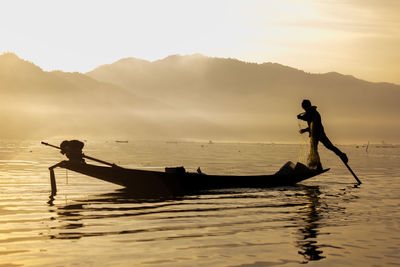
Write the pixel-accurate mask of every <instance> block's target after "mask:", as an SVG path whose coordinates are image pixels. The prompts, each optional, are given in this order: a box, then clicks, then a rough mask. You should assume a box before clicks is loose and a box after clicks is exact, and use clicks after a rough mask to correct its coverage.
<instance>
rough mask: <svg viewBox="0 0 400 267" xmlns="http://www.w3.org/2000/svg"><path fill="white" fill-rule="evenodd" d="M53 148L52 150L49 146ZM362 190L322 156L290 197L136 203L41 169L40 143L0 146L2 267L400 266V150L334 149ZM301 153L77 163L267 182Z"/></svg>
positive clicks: (125, 149)
mask: <svg viewBox="0 0 400 267" xmlns="http://www.w3.org/2000/svg"><path fill="white" fill-rule="evenodd" d="M50 141H52V143H54V144H56V145H58V144H59V143H60V140H50ZM339 147H340V148H341V149H343V151H344V152H346V153H347V155H348V157H349V159H350V161H349V165H350V166H351V167H352V168H353V170H354V172H355V173H356V174H357V175H358V177H359V178H360V180H361V181H362V182H363V184H361V185H360V186H357V185H356V183H355V179H354V178H353V177H352V176H351V174H350V173H349V172H348V170H347V169H346V168H345V166H344V165H343V163H341V162H340V160H339V159H338V158H337V157H336V156H335V155H334V154H333V153H332V152H330V151H327V150H326V149H325V148H324V147H321V148H320V154H321V160H322V164H323V166H324V167H327V168H328V167H329V168H331V170H330V171H329V172H327V173H325V174H322V175H320V176H317V177H314V178H311V179H309V180H307V181H303V182H301V183H299V184H298V185H296V186H285V187H276V188H267V189H245V188H243V189H235V190H213V191H207V192H203V193H202V194H196V195H188V196H181V197H176V198H156V199H154V198H148V199H146V198H135V197H134V196H132V195H130V194H128V193H126V192H124V191H123V190H121V189H120V187H118V186H116V185H112V184H109V183H106V182H103V181H99V180H96V179H93V178H90V177H86V176H83V175H81V174H76V173H73V172H71V171H68V172H67V171H66V170H65V169H56V178H57V186H58V193H57V195H56V196H55V198H54V200H51V199H50V198H49V195H50V182H49V171H48V167H50V166H51V165H54V164H56V163H57V162H59V161H61V160H63V156H62V155H61V154H60V153H59V151H57V150H56V149H53V148H50V147H46V146H43V145H41V144H40V141H1V142H0V220H1V224H0V266H3V265H4V266H232V267H239V266H240V267H248V266H293V265H300V264H308V265H317V266H338V265H343V266H350V265H357V266H390V265H399V264H400V147H394V148H382V147H380V148H379V147H376V146H373V145H371V146H370V147H369V149H368V152H366V151H365V148H362V147H359V148H357V147H356V146H355V145H352V146H350V145H347V146H339ZM306 150H307V148H306V147H305V146H304V145H283V144H261V143H260V144H245V143H237V144H236V143H212V144H209V143H201V142H161V141H157V142H149V141H136V142H133V141H130V142H129V143H116V142H114V141H91V140H88V142H86V145H85V148H84V152H85V154H87V155H90V156H93V157H95V158H100V159H102V160H105V161H109V162H113V163H116V164H119V165H121V166H123V167H128V168H140V169H149V170H163V169H164V167H166V166H169V167H172V166H185V168H186V170H188V171H193V172H194V171H196V169H197V168H198V167H201V169H202V171H203V172H204V173H209V174H233V175H235V174H238V175H239V174H272V173H274V172H276V171H277V170H278V169H279V168H280V167H281V166H282V165H283V164H284V163H285V162H287V161H289V160H291V161H294V162H296V161H299V160H300V161H303V162H304V161H305V152H306Z"/></svg>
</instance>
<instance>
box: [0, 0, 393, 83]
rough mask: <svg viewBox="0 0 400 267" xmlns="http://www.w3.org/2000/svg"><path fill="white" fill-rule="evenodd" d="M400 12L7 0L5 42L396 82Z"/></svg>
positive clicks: (60, 65) (55, 65)
mask: <svg viewBox="0 0 400 267" xmlns="http://www.w3.org/2000/svg"><path fill="white" fill-rule="evenodd" d="M399 14H400V1H397V0H381V1H378V0H376V1H374V0H352V1H345V0H324V1H312V0H279V1H275V0H263V1H256V0H242V1H235V0H218V1H216V0H212V1H209V0H202V1H192V0H168V1H166V0H159V1H157V0H146V1H134V0H132V1H128V0H126V1H123V0H113V1H99V0H97V1H95V0H86V1H77V0H68V1H62V0H59V1H52V0H37V1H19V0H16V1H11V0H6V1H2V2H1V9H0V52H6V51H11V52H15V53H17V55H18V56H20V57H22V58H24V59H27V60H29V61H32V62H34V63H35V64H37V65H39V66H40V67H42V68H43V69H45V70H55V69H59V70H63V71H79V72H87V71H90V70H92V69H93V68H95V67H97V66H98V65H102V64H106V63H112V62H114V61H116V60H118V59H120V58H123V57H137V58H142V59H147V60H151V61H152V60H157V59H161V58H164V57H166V56H168V55H171V54H193V53H202V54H204V55H207V56H215V57H232V58H237V59H240V60H244V61H249V62H259V63H262V62H277V63H281V64H284V65H288V66H292V67H295V68H299V69H302V70H305V71H309V72H317V73H320V72H328V71H337V72H341V73H343V74H352V75H355V76H356V77H359V78H362V79H366V80H369V81H388V82H394V83H398V84H400V75H399V74H400V73H399V70H400V50H399V47H400V16H399Z"/></svg>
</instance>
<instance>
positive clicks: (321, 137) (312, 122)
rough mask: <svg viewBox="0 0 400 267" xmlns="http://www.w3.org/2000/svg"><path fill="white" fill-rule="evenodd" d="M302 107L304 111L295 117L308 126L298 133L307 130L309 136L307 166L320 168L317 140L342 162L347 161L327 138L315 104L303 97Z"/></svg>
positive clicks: (343, 154) (345, 156)
mask: <svg viewBox="0 0 400 267" xmlns="http://www.w3.org/2000/svg"><path fill="white" fill-rule="evenodd" d="M301 106H302V108H303V109H304V110H305V112H304V113H301V114H299V115H297V118H298V119H300V120H303V121H306V122H307V124H308V127H307V128H305V129H301V130H300V133H301V134H303V133H305V132H309V136H310V154H309V156H308V162H307V163H308V167H310V168H316V169H317V170H322V165H321V162H320V159H319V155H318V142H321V143H322V144H324V146H325V147H326V148H327V149H329V150H332V151H333V152H334V153H335V154H336V155H338V156H339V157H340V158H341V159H342V161H343V162H345V163H347V162H348V161H349V160H348V158H347V155H346V154H345V153H343V152H342V151H340V150H339V149H338V148H337V147H335V146H334V145H333V144H332V142H331V141H330V140H329V138H328V137H327V136H326V134H325V131H324V126H323V125H322V121H321V115H320V114H319V112H318V111H317V107H316V106H312V105H311V102H310V100H308V99H304V100H303V102H302V103H301Z"/></svg>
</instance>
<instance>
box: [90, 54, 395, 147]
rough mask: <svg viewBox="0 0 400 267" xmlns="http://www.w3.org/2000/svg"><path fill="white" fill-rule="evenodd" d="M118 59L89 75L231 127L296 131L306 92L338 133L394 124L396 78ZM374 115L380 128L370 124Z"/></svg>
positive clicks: (184, 59)
mask: <svg viewBox="0 0 400 267" xmlns="http://www.w3.org/2000/svg"><path fill="white" fill-rule="evenodd" d="M122 62H123V65H122V64H120V63H121V61H118V62H115V63H113V64H109V65H107V66H106V67H103V66H100V67H98V68H96V69H95V70H93V71H91V72H89V73H87V75H88V76H90V77H93V78H95V79H98V80H101V81H106V82H109V83H114V84H117V85H119V86H121V87H125V88H127V89H130V90H134V91H135V92H137V93H138V94H141V95H146V96H149V97H153V98H158V97H159V98H160V99H163V101H166V102H168V103H170V104H172V105H174V106H176V107H178V108H180V109H183V110H191V111H193V112H194V113H199V114H200V113H201V114H203V115H204V116H205V117H207V118H209V119H210V120H214V121H215V122H217V123H218V124H220V125H224V124H227V125H228V124H229V127H232V129H233V128H234V127H241V125H242V127H243V128H244V125H249V124H252V127H253V128H254V129H258V131H260V128H262V129H264V131H265V135H266V136H268V131H270V130H271V128H276V127H279V128H281V131H282V134H283V135H285V132H286V131H293V130H296V129H293V128H294V127H290V126H289V125H295V127H296V126H297V125H296V122H295V116H296V114H297V113H299V112H301V111H302V110H301V108H300V102H301V100H302V99H304V98H309V99H311V100H312V102H313V104H315V105H317V106H318V107H319V110H320V112H321V114H322V115H323V118H324V121H325V124H326V125H327V126H328V128H329V129H333V132H334V134H337V135H338V136H340V138H342V139H344V138H346V136H347V137H349V138H350V139H353V138H356V136H358V137H360V138H365V139H368V138H374V137H375V138H379V137H377V136H378V135H379V134H377V132H379V131H381V132H382V136H381V137H380V138H385V137H384V136H389V135H390V138H392V137H393V134H390V133H389V132H390V131H394V130H395V129H396V130H395V131H397V130H399V129H398V127H397V118H398V116H400V108H399V105H398V103H397V102H398V100H399V99H400V86H398V85H395V84H390V83H372V82H367V81H364V80H361V79H357V78H356V77H354V76H351V75H343V74H340V73H337V72H328V73H322V74H314V73H306V72H304V71H302V70H297V69H295V68H291V67H287V66H283V65H280V64H277V63H263V64H257V63H246V62H242V61H239V60H236V59H225V58H210V57H205V56H201V55H199V54H195V55H189V56H180V55H173V56H169V57H167V58H165V59H162V60H157V61H154V62H148V61H145V62H142V61H138V60H137V59H125V60H123V61H122ZM207 113H208V114H207ZM293 118H294V119H293ZM371 121H376V123H377V124H378V125H379V127H380V128H381V129H380V130H377V129H371V128H373V126H372V125H371ZM233 125H235V126H233ZM331 132H332V130H331ZM260 133H261V131H260ZM255 135H256V133H255ZM368 135H370V136H371V137H368Z"/></svg>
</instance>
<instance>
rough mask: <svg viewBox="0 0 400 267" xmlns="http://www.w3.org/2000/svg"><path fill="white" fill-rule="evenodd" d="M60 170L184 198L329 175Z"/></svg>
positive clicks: (88, 167)
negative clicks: (196, 193)
mask: <svg viewBox="0 0 400 267" xmlns="http://www.w3.org/2000/svg"><path fill="white" fill-rule="evenodd" d="M59 167H62V168H65V169H68V170H71V171H74V172H77V173H81V174H84V175H87V176H91V177H94V178H97V179H100V180H103V181H107V182H110V183H113V184H117V185H120V186H123V187H126V188H127V189H129V190H133V191H135V192H142V193H145V194H146V193H161V194H173V195H177V194H186V193H193V192H198V191H202V190H210V189H225V188H226V189H230V188H266V187H274V186H284V185H294V184H296V183H298V182H300V181H303V180H306V179H308V178H311V177H314V176H316V175H319V174H321V173H324V172H326V171H328V170H329V169H325V170H322V171H317V170H307V171H302V172H293V173H288V174H274V175H253V176H246V175H242V176H230V175H205V174H199V173H189V172H177V173H171V172H159V171H148V170H136V169H126V168H122V167H119V166H114V167H106V166H98V165H92V164H86V163H85V164H81V163H71V162H69V161H65V162H62V164H60V165H59Z"/></svg>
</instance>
